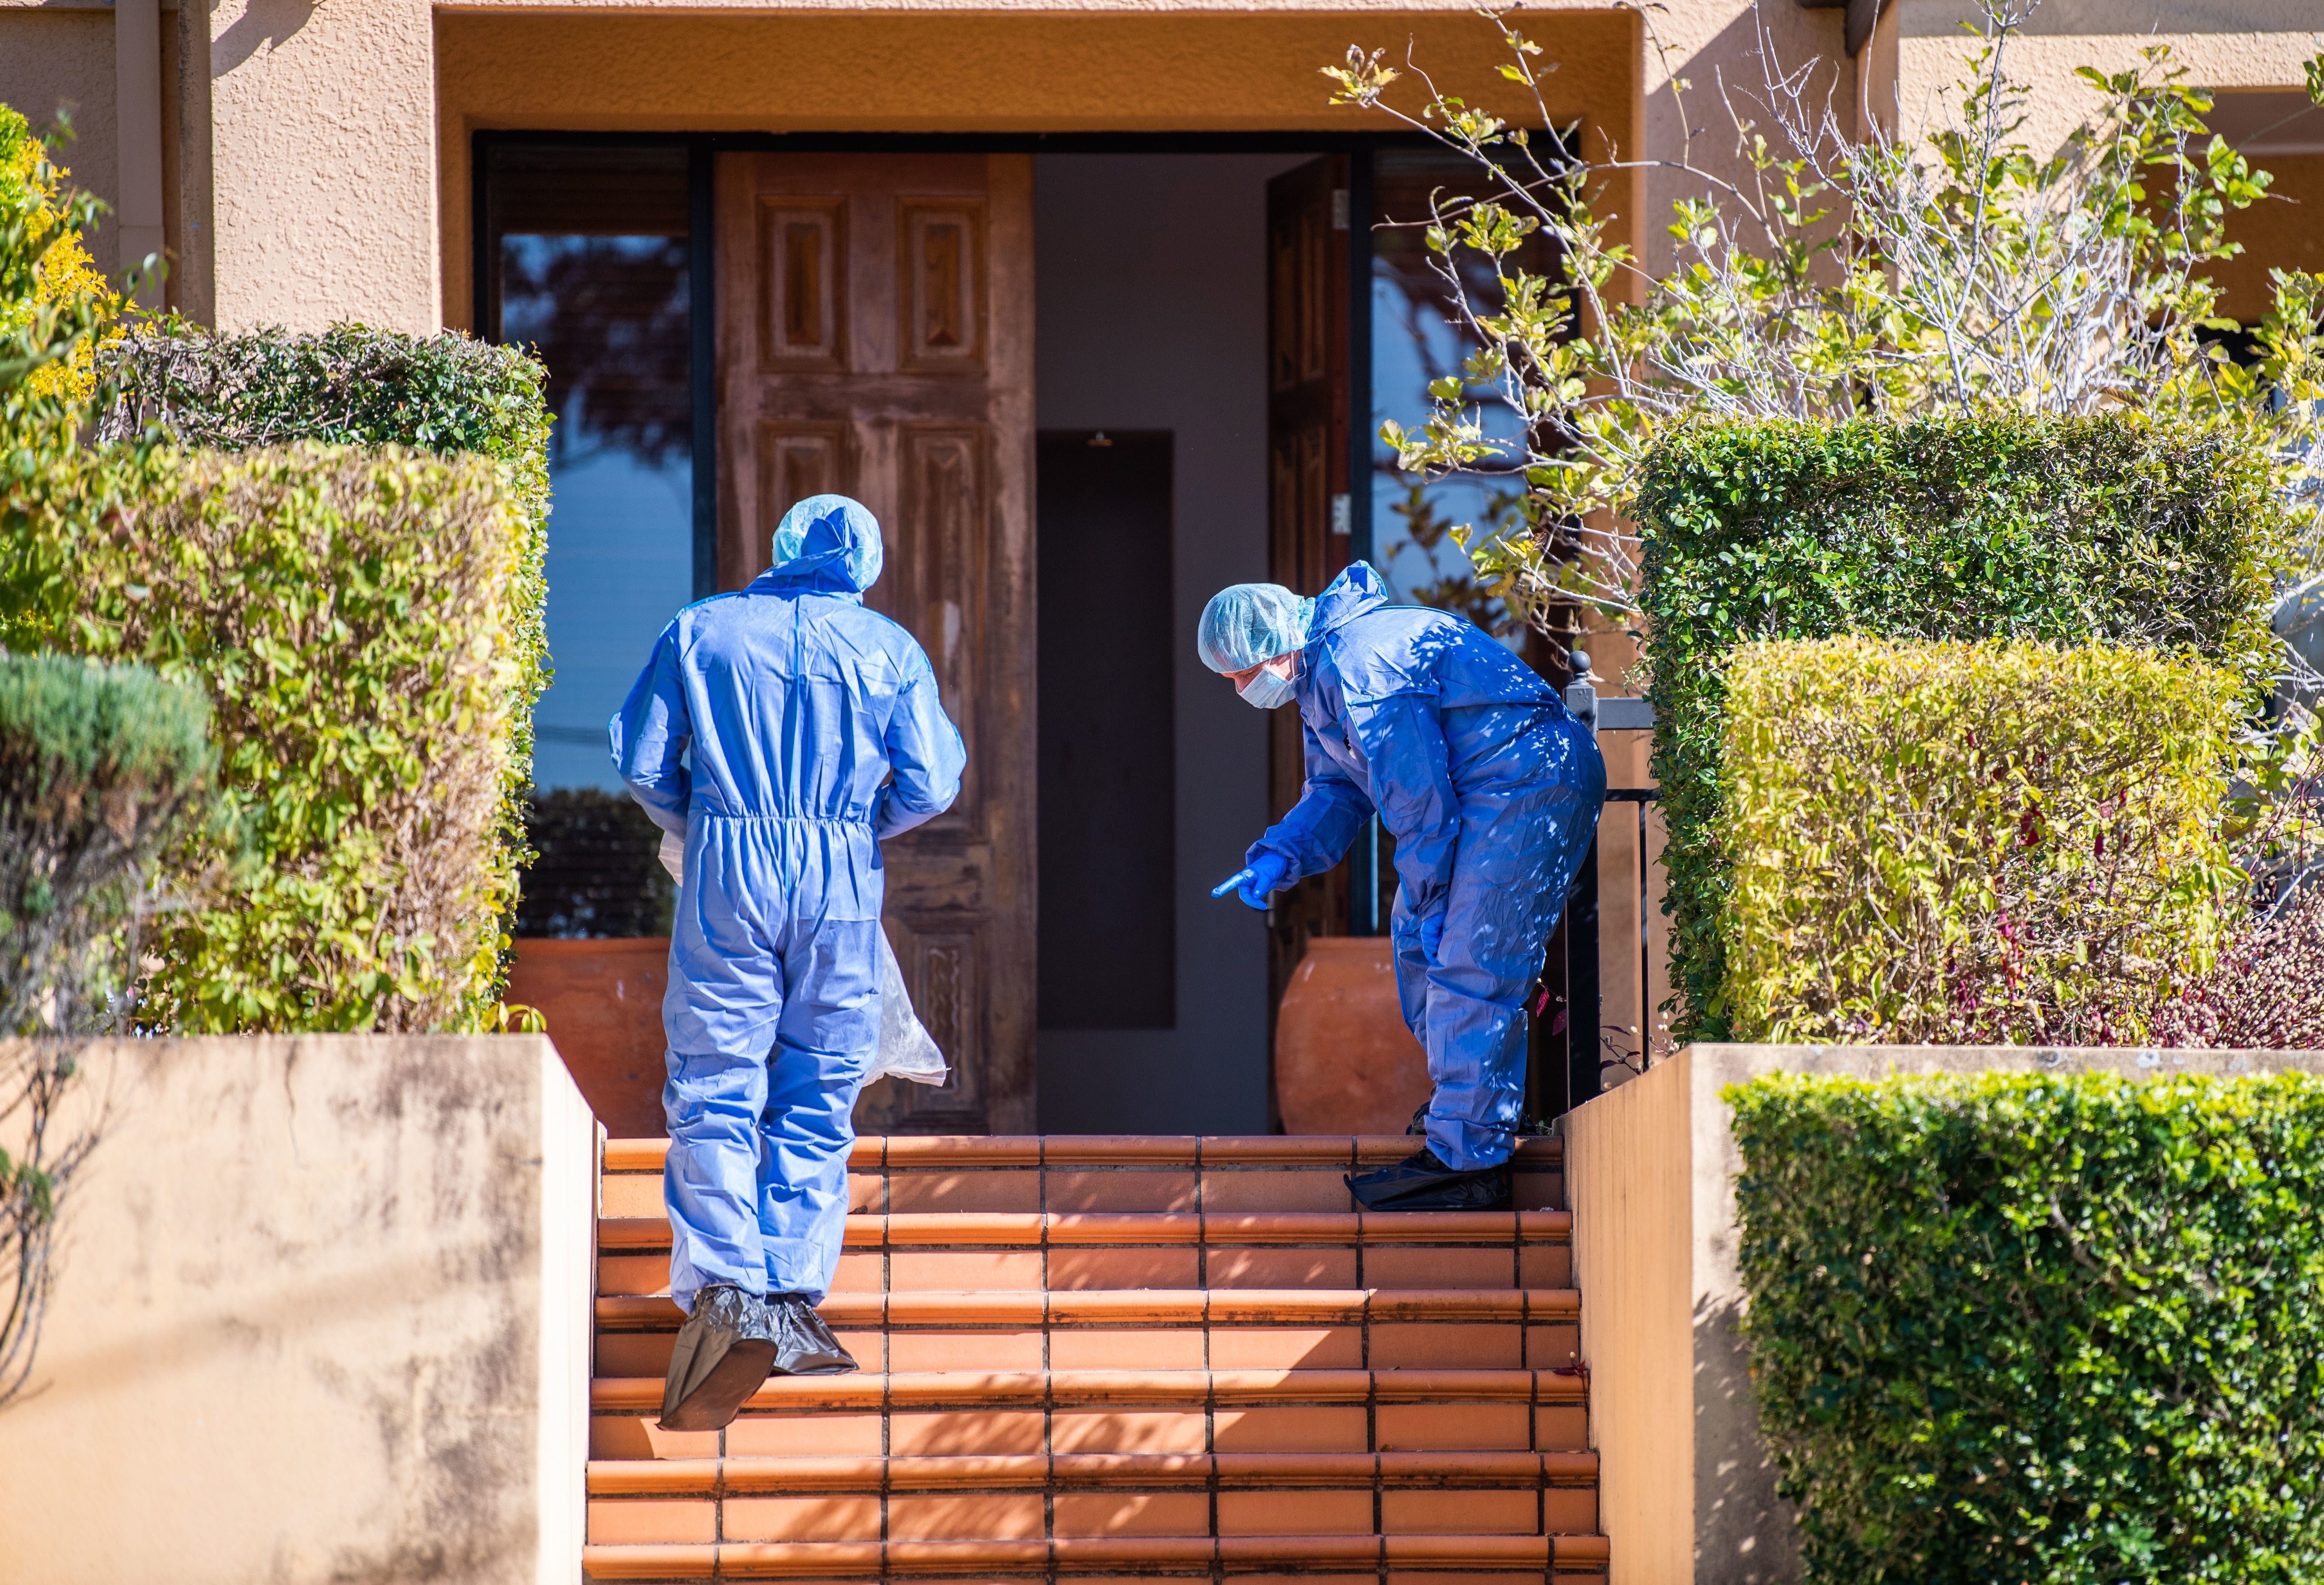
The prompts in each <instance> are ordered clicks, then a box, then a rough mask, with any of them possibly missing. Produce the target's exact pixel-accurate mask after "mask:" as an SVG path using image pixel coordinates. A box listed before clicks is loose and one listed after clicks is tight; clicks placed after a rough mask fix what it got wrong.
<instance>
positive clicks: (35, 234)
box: [0, 105, 124, 482]
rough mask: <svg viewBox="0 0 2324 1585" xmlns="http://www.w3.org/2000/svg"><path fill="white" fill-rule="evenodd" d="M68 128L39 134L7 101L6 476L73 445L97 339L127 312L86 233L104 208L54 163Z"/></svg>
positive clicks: (2, 208) (2, 367)
mask: <svg viewBox="0 0 2324 1585" xmlns="http://www.w3.org/2000/svg"><path fill="white" fill-rule="evenodd" d="M69 135H70V128H69V126H60V128H59V130H58V132H57V133H56V134H55V135H54V136H52V137H49V138H42V137H36V136H35V135H33V133H32V125H31V124H30V123H29V122H27V121H26V120H25V119H24V117H23V115H22V114H20V113H19V112H17V111H15V110H14V109H11V108H10V107H7V106H6V105H0V482H5V479H6V478H7V477H10V476H11V475H13V474H15V473H17V472H19V471H21V470H22V469H23V468H28V467H30V466H32V462H33V459H34V458H35V457H36V456H37V455H39V454H41V453H42V452H54V451H57V450H62V449H64V448H65V447H67V446H69V445H70V444H71V442H72V430H73V425H74V423H75V422H76V421H77V419H78V415H79V411H80V409H81V407H82V405H83V404H84V403H86V402H87V400H88V395H89V392H90V389H91V386H92V385H93V384H94V376H93V374H92V370H91V361H92V357H93V355H94V352H95V348H96V344H97V340H98V339H99V338H102V337H106V336H108V335H113V334H117V333H118V328H119V323H120V320H121V318H122V315H123V313H124V303H123V301H122V300H121V297H120V295H119V293H117V292H114V291H113V290H112V289H111V288H110V287H109V286H107V285H106V282H105V279H104V277H103V276H101V275H99V274H98V273H97V266H96V264H94V263H93V262H91V260H90V258H89V256H88V248H87V247H86V246H84V245H83V244H82V241H81V233H82V232H84V231H86V230H88V229H89V228H91V227H94V226H96V224H97V221H98V219H99V218H101V217H102V216H103V215H104V214H105V206H104V205H103V204H102V203H99V202H98V201H97V199H94V198H92V197H90V196H89V195H88V193H86V192H82V191H80V190H78V189H75V188H73V187H72V186H70V185H69V173H68V172H67V171H65V169H64V168H63V167H62V166H60V165H59V164H58V163H57V162H56V157H55V156H56V147H55V145H56V144H57V143H59V142H60V141H62V140H63V139H64V138H66V137H68V136H69Z"/></svg>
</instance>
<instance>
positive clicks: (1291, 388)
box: [1267, 155, 1349, 1008]
mask: <svg viewBox="0 0 2324 1585" xmlns="http://www.w3.org/2000/svg"><path fill="white" fill-rule="evenodd" d="M1347 186H1348V162H1347V160H1346V159H1345V158H1344V157H1342V156H1340V155H1332V156H1329V157H1327V158H1324V159H1320V160H1315V161H1312V162H1309V163H1307V164H1305V165H1302V166H1300V167H1299V168H1298V169H1297V170H1296V171H1288V172H1286V173H1285V174H1284V175H1281V176H1278V177H1277V178H1275V180H1273V181H1270V182H1268V187H1267V246H1268V271H1267V279H1268V303H1267V315H1268V393H1267V434H1268V576H1269V577H1270V578H1272V579H1274V581H1276V582H1277V583H1280V584H1282V585H1284V586H1285V587H1286V588H1288V589H1292V590H1294V591H1296V592H1297V593H1299V594H1303V595H1314V594H1320V593H1322V592H1323V586H1324V585H1325V584H1327V583H1329V582H1331V581H1332V579H1334V578H1336V577H1338V576H1339V574H1340V571H1341V570H1342V568H1344V567H1345V566H1346V565H1347V563H1348V536H1347V534H1346V533H1345V532H1344V531H1345V529H1346V526H1347V523H1348V518H1347V515H1346V513H1345V511H1344V509H1342V510H1341V511H1338V512H1335V511H1334V510H1333V496H1334V495H1335V494H1336V493H1337V492H1336V491H1335V489H1334V481H1336V480H1338V479H1340V478H1341V477H1342V469H1341V468H1340V466H1339V463H1340V461H1341V459H1344V458H1345V457H1346V456H1347V455H1348V338H1347V325H1348V291H1349V282H1348V246H1347V214H1348V209H1347V202H1348V200H1347ZM1335 530H1338V531H1340V532H1334V531H1335ZM1304 780H1305V747H1304V744H1303V741H1302V736H1301V732H1300V728H1299V712H1298V711H1297V710H1296V709H1290V708H1288V707H1286V708H1285V709H1279V710H1276V711H1274V712H1272V714H1271V715H1270V717H1269V718H1268V799H1269V802H1270V803H1271V805H1272V807H1271V809H1270V811H1269V813H1270V817H1271V818H1274V819H1277V820H1279V819H1281V818H1282V817H1283V815H1284V813H1285V812H1286V811H1288V810H1289V809H1290V808H1291V806H1292V805H1293V804H1294V803H1296V802H1298V799H1299V789H1300V785H1301V783H1303V782H1304ZM1268 921H1269V926H1270V928H1269V932H1268V1006H1269V1007H1270V1008H1272V1007H1273V1006H1276V1005H1277V1003H1279V1002H1280V1001H1281V1000H1282V997H1283V988H1284V987H1285V986H1286V985H1287V984H1288V983H1289V982H1290V975H1291V971H1292V970H1293V969H1296V968H1297V967H1298V965H1299V959H1301V958H1303V957H1305V955H1306V951H1307V941H1308V938H1309V937H1311V936H1318V935H1345V934H1346V933H1347V932H1348V866H1347V865H1346V864H1345V863H1342V864H1341V865H1339V866H1338V867H1336V868H1334V869H1333V870H1332V871H1331V872H1330V873H1329V874H1326V875H1320V876H1308V877H1307V878H1306V879H1305V880H1304V881H1301V882H1300V883H1299V884H1298V885H1296V886H1295V887H1293V888H1291V889H1290V890H1288V891H1286V892H1279V893H1277V894H1276V904H1275V907H1274V908H1273V909H1272V910H1270V912H1269V913H1268Z"/></svg>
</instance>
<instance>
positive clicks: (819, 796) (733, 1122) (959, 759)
mask: <svg viewBox="0 0 2324 1585" xmlns="http://www.w3.org/2000/svg"><path fill="white" fill-rule="evenodd" d="M880 567H881V543H880V525H879V524H878V523H877V521H875V520H874V519H873V517H872V516H871V513H869V512H868V511H866V510H865V509H864V508H863V507H862V506H861V505H857V504H856V503H855V502H853V501H851V500H849V499H847V498H846V497H845V496H810V497H809V498H807V500H804V501H801V502H800V503H798V505H795V506H793V507H792V508H791V509H790V511H789V512H788V513H787V514H784V517H783V520H782V523H781V524H780V525H779V527H778V528H777V530H776V533H775V539H774V565H773V566H772V567H770V569H768V570H767V571H766V572H764V573H762V574H761V575H760V577H759V579H758V580H757V581H756V582H754V583H752V585H751V586H750V588H748V589H744V590H742V592H741V593H739V594H729V595H720V596H717V597H715V598H712V599H707V600H704V601H702V602H700V603H699V604H696V605H692V606H688V607H686V609H684V610H682V611H680V612H679V613H678V616H676V617H675V618H674V619H673V620H672V621H671V622H670V624H669V626H668V627H666V628H664V629H663V630H662V635H661V637H660V638H659V640H657V641H656V642H655V644H654V652H653V658H652V660H650V662H648V663H647V665H646V668H645V670H644V671H643V672H641V673H640V674H639V677H638V681H637V683H636V685H635V686H634V687H632V689H631V690H630V696H629V699H628V700H626V701H625V702H624V703H623V704H622V709H621V713H620V714H619V715H617V716H615V717H614V718H613V721H612V723H611V726H610V728H609V733H610V736H611V738H612V743H613V763H614V765H616V766H617V767H619V769H620V771H621V774H622V780H623V781H624V782H626V783H628V784H629V788H630V792H631V795H632V796H633V797H634V798H636V799H637V801H638V802H640V803H641V804H642V805H644V806H645V810H646V812H647V813H648V814H650V815H651V816H652V817H653V819H654V821H655V823H656V824H658V825H659V826H660V827H661V828H662V829H663V830H666V831H669V832H672V833H673V834H676V835H679V836H682V837H683V838H684V839H685V841H686V878H685V881H684V884H683V885H681V886H680V887H679V890H678V912H677V918H676V920H675V922H674V924H673V926H672V930H671V940H670V948H669V993H668V995H667V996H665V997H664V999H663V1002H662V1024H663V1027H664V1029H665V1031H666V1032H667V1033H668V1036H669V1057H668V1065H669V1082H668V1084H667V1085H666V1086H665V1088H664V1089H663V1091H662V1106H663V1109H664V1111H665V1113H666V1114H667V1116H668V1118H669V1137H670V1148H669V1164H668V1166H667V1167H666V1169H665V1171H664V1190H665V1193H666V1196H667V1198H668V1200H669V1214H670V1233H671V1241H672V1245H671V1255H670V1292H671V1294H672V1296H673V1297H674V1298H675V1299H676V1300H677V1301H678V1304H679V1306H680V1307H681V1308H684V1309H687V1310H688V1311H690V1310H691V1309H692V1308H693V1302H694V1295H695V1293H696V1292H697V1291H698V1290H699V1289H701V1288H702V1287H704V1286H705V1285H707V1284H714V1283H729V1284H733V1285H734V1286H736V1287H739V1288H742V1289H744V1290H746V1291H748V1292H751V1293H799V1294H804V1295H806V1296H807V1298H808V1299H809V1300H810V1301H820V1300H821V1299H822V1298H823V1296H824V1295H825V1293H827V1292H829V1290H830V1287H831V1279H832V1275H833V1273H834V1272H835V1270H836V1269H837V1266H838V1263H839V1249H840V1243H841V1240H842V1237H843V1236H844V1231H845V1227H846V1216H847V1155H848V1151H849V1148H850V1147H851V1146H852V1145H853V1143H854V1139H855V1131H854V1127H853V1109H854V1106H855V1096H856V1091H857V1090H858V1089H861V1088H862V1082H863V1075H864V1072H865V1071H866V1070H867V1068H868V1067H869V1066H870V1064H871V1060H872V1057H873V1056H874V1054H875V1053H876V1051H877V1048H878V1045H879V1033H880V992H879V983H880V981H879V972H880V958H879V941H878V936H877V932H878V931H879V929H880V905H881V895H882V891H883V880H884V877H883V876H882V874H881V864H880V840H881V839H882V838H885V837H892V836H895V835H896V834H898V833H899V832H901V831H908V830H911V829H912V828H913V827H914V826H917V825H918V824H920V823H921V822H922V821H924V820H929V819H932V818H933V817H935V816H936V815H938V814H941V813H943V812H944V811H945V810H946V809H947V808H949V807H951V804H952V802H953V800H954V798H956V797H958V796H959V793H960V776H961V770H962V767H963V766H964V765H965V764H966V761H967V755H966V753H965V751H964V749H963V747H962V746H961V740H960V734H959V732H958V731H957V730H955V729H954V727H953V724H952V722H951V720H950V719H949V718H947V717H946V716H945V712H944V707H943V705H942V703H941V702H940V700H938V698H937V692H936V675H935V673H934V672H932V671H931V670H930V668H929V666H928V660H927V655H926V654H925V653H922V652H921V649H920V646H919V645H918V644H917V643H916V642H914V640H913V638H912V635H910V634H909V633H907V632H906V631H905V630H904V629H903V628H902V627H900V626H898V625H897V624H895V623H894V622H891V621H890V620H889V619H888V618H887V617H885V616H880V615H879V614H878V613H876V612H873V611H870V610H866V609H865V608H864V606H863V591H864V590H865V589H869V588H871V585H872V583H873V581H874V580H876V579H878V578H879V576H880ZM682 756H683V759H684V761H685V762H686V763H682Z"/></svg>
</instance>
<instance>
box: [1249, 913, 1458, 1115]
mask: <svg viewBox="0 0 2324 1585" xmlns="http://www.w3.org/2000/svg"><path fill="white" fill-rule="evenodd" d="M1429 1089H1430V1086H1429V1082H1428V1061H1427V1058H1426V1056H1425V1054H1424V1053H1423V1052H1421V1049H1420V1043H1419V1042H1418V1041H1416V1040H1415V1039H1413V1038H1412V1031H1411V1030H1409V1029H1407V1028H1406V1027H1405V1024H1404V1015H1403V1014H1402V1013H1401V1012H1400V1011H1398V1010H1397V1001H1396V958H1395V954H1394V952H1393V950H1391V948H1390V945H1389V942H1388V938H1387V937H1386V936H1316V937H1314V938H1313V939H1311V940H1310V941H1308V943H1307V955H1306V956H1305V957H1304V958H1302V959H1300V960H1299V967H1298V968H1296V969H1293V970H1292V971H1291V984H1290V985H1289V986H1288V987H1286V989H1285V990H1284V993H1283V1006H1282V1007H1281V1008H1280V1009H1279V1010H1278V1011H1277V1014H1276V1019H1275V1098H1276V1104H1277V1106H1278V1107H1279V1108H1281V1109H1282V1112H1283V1128H1284V1132H1286V1134H1401V1133H1403V1132H1404V1129H1405V1125H1406V1124H1407V1123H1409V1122H1411V1121H1412V1114H1413V1113H1414V1112H1415V1111H1416V1110H1417V1109H1418V1108H1419V1107H1420V1105H1421V1103H1422V1102H1424V1101H1425V1100H1426V1099H1427V1098H1428V1094H1429Z"/></svg>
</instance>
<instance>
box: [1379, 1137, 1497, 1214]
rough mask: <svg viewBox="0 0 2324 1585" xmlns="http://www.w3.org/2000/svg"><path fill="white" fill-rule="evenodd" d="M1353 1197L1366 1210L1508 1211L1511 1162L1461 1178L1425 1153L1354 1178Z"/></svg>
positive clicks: (1432, 1154)
mask: <svg viewBox="0 0 2324 1585" xmlns="http://www.w3.org/2000/svg"><path fill="white" fill-rule="evenodd" d="M1346 1182H1347V1185H1348V1192H1349V1193H1351V1194H1353V1195H1354V1196H1355V1197H1356V1203H1358V1204H1359V1205H1360V1206H1362V1207H1363V1208H1364V1209H1365V1210H1508V1209H1509V1208H1510V1205H1511V1200H1510V1197H1509V1167H1508V1163H1507V1162H1503V1163H1501V1164H1500V1165H1499V1166H1493V1167H1486V1168H1483V1169H1482V1170H1480V1171H1478V1172H1473V1173H1456V1172H1454V1171H1453V1170H1452V1168H1451V1167H1448V1166H1446V1165H1445V1164H1444V1163H1443V1162H1442V1161H1441V1160H1439V1159H1438V1158H1437V1155H1436V1153H1435V1152H1434V1151H1433V1150H1427V1149H1423V1150H1421V1151H1419V1152H1417V1153H1416V1154H1412V1155H1408V1156H1406V1157H1405V1158H1404V1159H1403V1160H1402V1161H1400V1162H1398V1163H1396V1165H1394V1166H1392V1167H1381V1168H1379V1169H1378V1170H1377V1171H1374V1172H1369V1173H1351V1174H1350V1175H1349V1177H1348V1178H1347V1180H1346Z"/></svg>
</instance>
